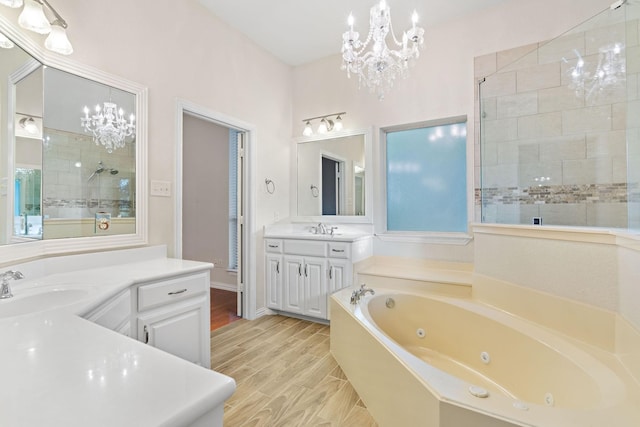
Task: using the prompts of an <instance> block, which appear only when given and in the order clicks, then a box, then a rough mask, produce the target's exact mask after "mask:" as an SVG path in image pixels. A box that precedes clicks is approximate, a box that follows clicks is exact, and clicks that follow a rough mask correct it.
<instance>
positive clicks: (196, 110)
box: [174, 99, 257, 320]
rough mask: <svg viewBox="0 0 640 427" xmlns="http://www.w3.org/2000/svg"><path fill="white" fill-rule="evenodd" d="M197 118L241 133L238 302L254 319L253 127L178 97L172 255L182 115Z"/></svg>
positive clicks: (178, 228) (177, 246)
mask: <svg viewBox="0 0 640 427" xmlns="http://www.w3.org/2000/svg"><path fill="white" fill-rule="evenodd" d="M185 113H186V114H189V115H191V116H195V117H198V118H200V119H202V120H205V121H209V122H212V123H215V124H217V125H221V126H225V127H228V128H233V129H237V130H239V131H242V132H244V134H245V136H246V138H245V147H244V158H245V168H244V171H243V176H242V180H243V181H244V183H245V187H244V188H245V191H244V194H243V200H242V202H243V205H244V227H245V232H244V234H243V238H242V242H241V244H242V246H243V248H244V253H245V259H244V260H243V261H244V262H242V268H243V273H244V274H243V277H244V280H245V282H244V291H243V292H244V295H243V299H242V300H243V302H242V305H243V307H242V313H243V317H244V318H245V319H249V320H253V319H255V318H256V242H255V240H254V238H253V237H252V236H254V235H255V228H256V225H255V224H256V221H255V206H256V200H257V196H256V186H255V185H254V177H255V176H256V170H255V168H256V162H255V151H256V150H255V149H254V147H255V146H256V128H255V126H254V125H253V124H251V123H247V122H245V121H242V120H240V119H237V118H235V117H231V116H227V115H225V114H222V113H219V112H217V111H213V110H210V109H208V108H205V107H202V106H200V105H197V104H194V103H192V102H190V101H187V100H184V99H178V100H177V102H176V112H175V120H176V135H175V139H176V153H175V158H176V167H175V172H176V173H175V183H176V188H175V197H176V203H175V209H176V210H175V224H174V227H175V228H174V230H175V238H174V254H175V257H176V258H182V221H183V218H182V207H183V202H182V189H183V177H182V171H183V168H184V165H183V149H184V146H183V114H185Z"/></svg>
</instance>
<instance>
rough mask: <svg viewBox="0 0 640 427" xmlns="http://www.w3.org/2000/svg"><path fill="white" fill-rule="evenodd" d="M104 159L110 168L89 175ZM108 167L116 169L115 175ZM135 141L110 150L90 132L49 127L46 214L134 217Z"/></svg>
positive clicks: (45, 158) (45, 163)
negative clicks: (97, 141) (75, 131)
mask: <svg viewBox="0 0 640 427" xmlns="http://www.w3.org/2000/svg"><path fill="white" fill-rule="evenodd" d="M100 161H102V163H103V165H104V168H105V170H104V171H103V172H102V173H100V174H96V175H95V176H94V177H93V178H91V179H90V177H91V174H92V173H93V172H94V171H95V170H96V169H97V168H98V162H100ZM109 169H114V170H117V171H118V173H117V174H111V173H110V170H109ZM134 171H135V143H132V142H128V143H127V145H126V147H124V148H121V149H117V150H115V151H114V152H113V153H111V154H109V153H107V151H106V150H105V149H104V147H102V146H97V145H96V144H95V142H94V141H93V138H92V137H91V136H89V135H82V134H75V133H70V132H64V131H58V130H54V129H45V141H44V155H43V182H44V183H46V184H45V186H44V188H43V190H42V199H43V200H42V205H43V215H44V216H45V218H93V217H94V215H95V214H96V213H97V212H108V213H110V214H111V216H112V217H114V218H115V217H133V216H135V206H134V202H135V172H134Z"/></svg>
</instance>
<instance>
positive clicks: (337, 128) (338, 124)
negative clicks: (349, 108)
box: [333, 116, 342, 132]
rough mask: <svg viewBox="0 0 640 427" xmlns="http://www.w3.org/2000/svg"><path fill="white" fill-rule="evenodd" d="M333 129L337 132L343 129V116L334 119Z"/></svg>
mask: <svg viewBox="0 0 640 427" xmlns="http://www.w3.org/2000/svg"><path fill="white" fill-rule="evenodd" d="M333 130H335V131H337V132H338V131H341V130H342V117H340V116H338V117H336V119H335V120H334V121H333Z"/></svg>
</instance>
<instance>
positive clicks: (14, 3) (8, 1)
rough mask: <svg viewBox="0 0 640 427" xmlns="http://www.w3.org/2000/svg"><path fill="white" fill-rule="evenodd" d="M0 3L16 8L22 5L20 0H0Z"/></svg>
mask: <svg viewBox="0 0 640 427" xmlns="http://www.w3.org/2000/svg"><path fill="white" fill-rule="evenodd" d="M0 4H2V5H4V6H9V7H12V8H14V9H17V8H19V7H20V6H22V0H0Z"/></svg>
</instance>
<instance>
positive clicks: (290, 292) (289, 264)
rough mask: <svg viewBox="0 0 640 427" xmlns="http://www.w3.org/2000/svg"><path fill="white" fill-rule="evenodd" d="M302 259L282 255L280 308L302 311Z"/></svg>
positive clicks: (296, 311) (301, 312)
mask: <svg viewBox="0 0 640 427" xmlns="http://www.w3.org/2000/svg"><path fill="white" fill-rule="evenodd" d="M303 266H304V259H303V258H302V257H299V256H292V255H287V256H285V257H284V278H283V283H282V310H284V311H288V312H291V313H300V314H303V313H304V273H303V271H302V269H303Z"/></svg>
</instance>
